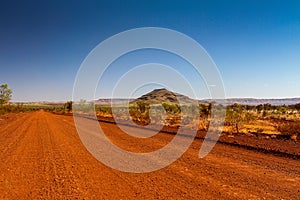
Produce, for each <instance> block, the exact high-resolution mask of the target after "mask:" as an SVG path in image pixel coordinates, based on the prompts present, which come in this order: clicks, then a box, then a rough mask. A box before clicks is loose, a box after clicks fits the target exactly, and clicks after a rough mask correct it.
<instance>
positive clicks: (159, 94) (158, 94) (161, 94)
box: [95, 88, 300, 106]
mask: <svg viewBox="0 0 300 200" xmlns="http://www.w3.org/2000/svg"><path fill="white" fill-rule="evenodd" d="M178 100H180V101H181V102H182V103H195V102H199V103H209V102H216V103H222V104H227V105H231V104H234V103H238V104H244V105H259V104H267V103H269V104H271V105H275V106H278V105H293V104H297V103H300V98H286V99H255V98H230V99H217V100H210V99H204V100H195V99H191V98H189V97H187V96H184V95H182V94H178V93H175V92H171V91H169V90H167V89H165V88H162V89H155V90H153V91H151V92H149V93H147V94H144V95H143V96H141V97H139V98H137V99H122V98H118V99H98V100H95V104H97V105H110V104H111V102H112V103H113V104H126V103H128V102H135V101H145V102H148V103H150V104H161V103H164V102H165V103H178Z"/></svg>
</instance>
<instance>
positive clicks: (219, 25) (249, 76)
mask: <svg viewBox="0 0 300 200" xmlns="http://www.w3.org/2000/svg"><path fill="white" fill-rule="evenodd" d="M148 26H151V27H164V28H169V29H174V30H176V31H179V32H182V33H184V34H186V35H188V36H190V37H191V38H193V39H195V40H196V41H197V42H199V43H200V44H201V45H202V46H203V47H204V48H205V49H206V50H207V52H208V53H209V54H210V56H211V57H212V59H213V60H214V62H215V63H216V65H217V66H218V68H219V71H220V73H221V76H222V78H223V81H224V86H225V89H226V96H227V97H228V98H230V97H254V98H285V97H299V96H300V93H299V91H300V90H299V88H300V56H299V53H300V1H276V0H273V1H263V0H262V1H243V0H240V1H232V0H228V1H225V0H224V1H213V0H212V1H175V0H173V1H67V0H64V1H55V0H54V1H38V0H37V1H31V0H27V1H2V2H1V7H0V69H1V71H0V83H8V84H9V86H10V87H11V88H12V89H13V92H14V93H13V100H14V101H41V100H46V101H60V100H68V99H71V98H72V89H73V83H74V80H75V77H76V73H77V70H78V69H79V67H80V65H81V63H82V62H83V60H84V59H85V57H86V56H87V55H88V53H89V52H90V51H91V50H92V49H93V48H94V47H96V46H97V45H98V44H99V43H100V42H101V41H103V40H105V39H107V38H108V37H110V36H112V35H115V34H117V33H119V32H122V31H125V30H128V29H132V28H138V27H148ZM137 59H138V58H137ZM155 59H157V58H154V60H155ZM141 60H143V59H141ZM146 60H147V59H146ZM165 60H166V59H165ZM147 61H148V60H147ZM115 70H117V68H116V69H115ZM112 74H113V73H112ZM107 76H108V80H109V75H107ZM108 84H109V83H108ZM97 95H98V94H97ZM101 96H103V97H107V96H109V92H108V91H106V92H105V90H104V91H103V92H100V93H99V97H101Z"/></svg>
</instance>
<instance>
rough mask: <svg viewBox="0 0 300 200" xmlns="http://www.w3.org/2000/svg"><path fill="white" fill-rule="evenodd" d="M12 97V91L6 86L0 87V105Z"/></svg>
mask: <svg viewBox="0 0 300 200" xmlns="http://www.w3.org/2000/svg"><path fill="white" fill-rule="evenodd" d="M11 97H12V90H11V89H10V88H8V85H7V84H2V85H0V105H1V106H2V105H3V104H6V103H8V102H9V101H10V100H11Z"/></svg>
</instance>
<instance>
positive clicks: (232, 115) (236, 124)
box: [226, 103, 253, 133]
mask: <svg viewBox="0 0 300 200" xmlns="http://www.w3.org/2000/svg"><path fill="white" fill-rule="evenodd" d="M251 120H253V116H252V114H250V113H249V112H245V111H244V109H243V106H242V105H240V104H237V103H235V104H233V105H231V106H228V107H227V112H226V123H227V124H228V125H230V126H232V128H233V129H235V131H236V133H239V132H240V128H241V127H242V125H243V124H244V123H246V122H249V121H251Z"/></svg>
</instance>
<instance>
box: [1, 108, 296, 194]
mask: <svg viewBox="0 0 300 200" xmlns="http://www.w3.org/2000/svg"><path fill="white" fill-rule="evenodd" d="M0 119H1V120H0V152H1V154H0V163H1V164H0V199H133V198H138V199H300V161H299V160H293V159H290V158H284V157H278V156H274V155H269V154H263V153H259V152H256V151H251V150H246V149H242V148H238V147H232V146H227V145H222V144H217V145H216V146H215V148H214V149H213V151H212V152H211V153H210V154H209V155H208V156H207V157H205V158H204V159H199V158H198V153H199V148H200V146H201V143H202V142H201V140H195V141H194V142H193V144H192V145H191V147H190V148H189V150H188V151H187V152H186V153H185V154H184V155H183V156H182V157H181V158H180V159H179V160H177V161H176V162H174V163H173V164H171V165H170V166H168V167H166V168H164V169H162V170H159V171H156V172H151V173H146V174H132V173H124V172H119V171H117V170H113V169H111V168H109V167H106V166H105V165H103V164H102V163H100V162H99V161H97V160H96V159H95V158H94V157H93V156H92V155H91V154H90V153H89V152H88V151H87V150H86V149H85V147H84V146H83V145H82V143H81V141H80V139H79V137H78V134H77V132H76V129H75V126H74V122H73V118H72V117H70V116H61V115H54V114H51V113H47V112H43V111H39V112H35V113H26V114H17V115H11V116H8V117H7V118H4V119H3V117H1V116H0ZM101 126H102V128H103V130H104V131H105V133H107V134H108V136H109V138H110V140H112V141H113V142H114V143H115V144H117V145H118V146H120V147H122V148H124V149H128V150H131V151H134V152H149V151H151V150H153V149H158V148H161V147H162V146H164V145H165V144H167V143H168V142H169V141H170V140H171V139H172V137H173V136H172V135H168V134H161V133H160V134H158V135H156V136H155V137H153V138H150V139H143V140H137V139H134V138H132V137H129V136H126V135H125V134H124V133H122V132H121V131H120V130H119V128H118V127H117V126H116V125H113V124H108V123H101ZM132 130H133V131H134V128H133V129H132ZM139 131H141V130H139Z"/></svg>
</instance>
